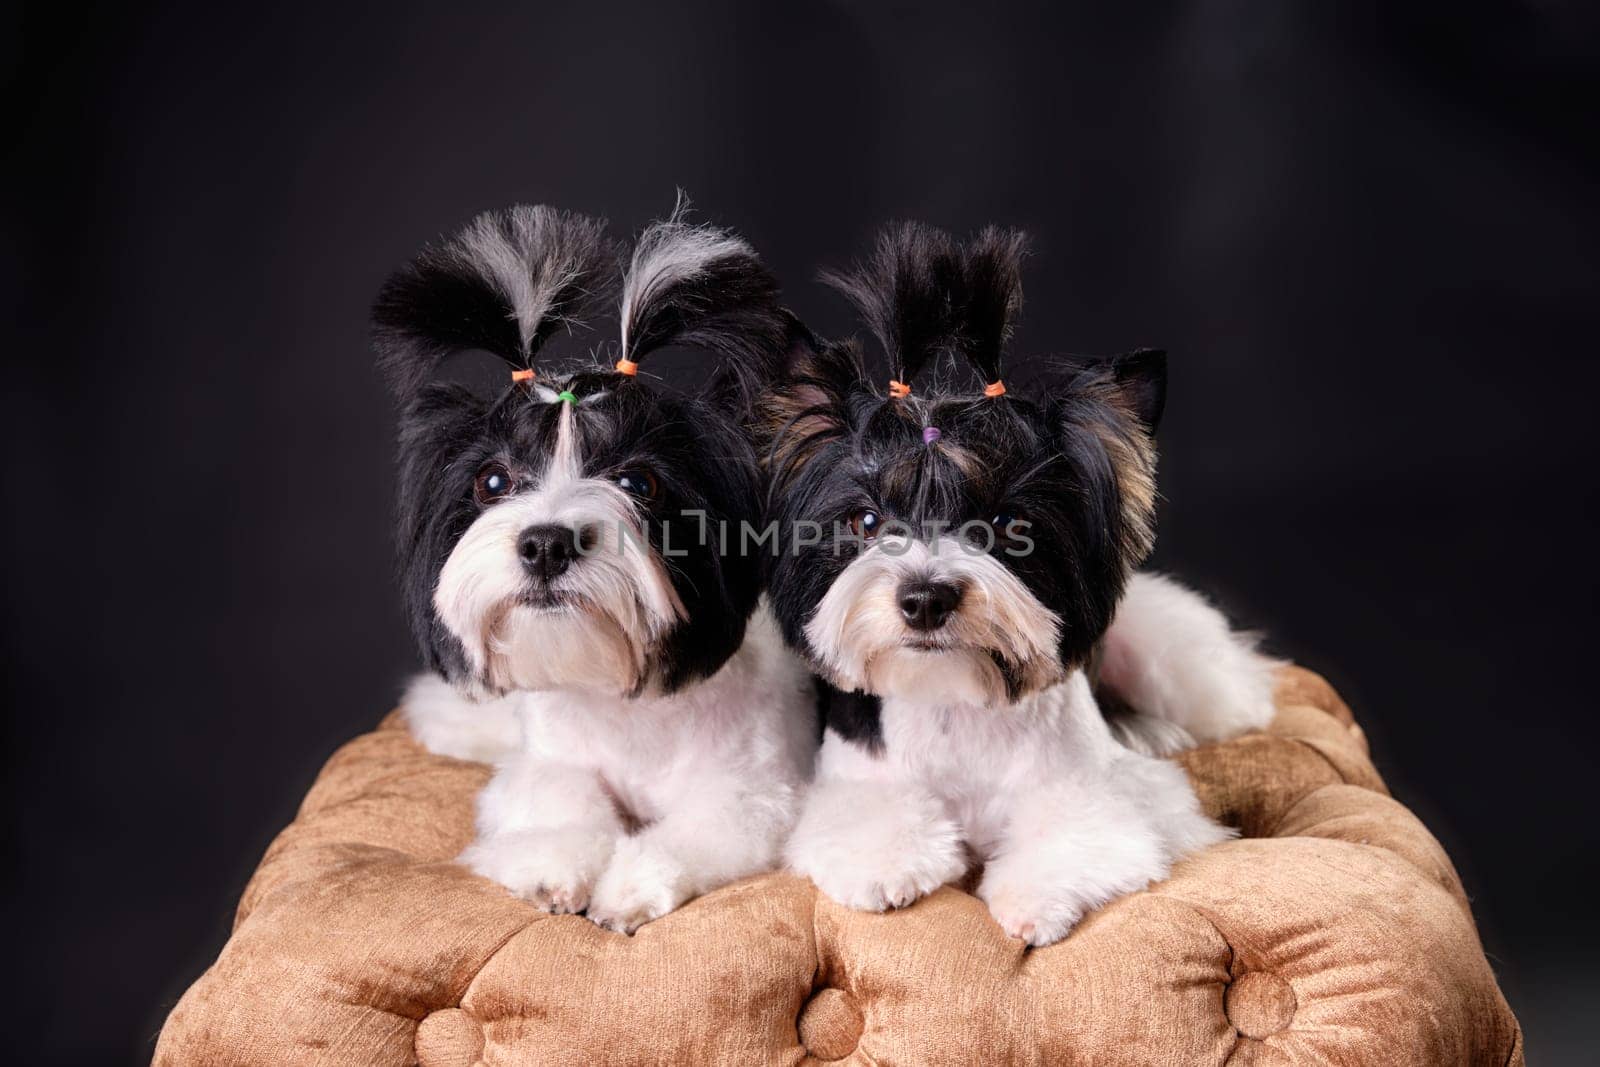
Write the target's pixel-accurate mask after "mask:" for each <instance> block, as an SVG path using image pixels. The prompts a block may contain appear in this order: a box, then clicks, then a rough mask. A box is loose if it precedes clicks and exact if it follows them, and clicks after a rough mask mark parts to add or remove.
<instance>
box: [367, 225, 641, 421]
mask: <svg viewBox="0 0 1600 1067" xmlns="http://www.w3.org/2000/svg"><path fill="white" fill-rule="evenodd" d="M616 265H617V252H616V247H615V246H614V245H613V244H612V242H611V241H610V240H608V239H607V238H606V236H605V223H604V221H602V220H599V219H592V218H588V217H586V216H583V215H576V214H571V213H569V212H564V211H557V210H555V209H554V208H549V207H542V206H540V207H528V206H517V207H513V208H510V209H508V210H504V211H486V212H484V213H483V214H481V215H479V216H478V217H477V218H475V219H473V220H472V222H471V223H469V224H468V225H467V226H466V227H465V228H464V229H462V230H461V231H460V232H459V233H457V234H455V235H454V236H452V237H450V238H448V239H446V240H445V241H443V242H441V243H440V244H437V245H433V246H429V247H428V248H425V249H424V250H423V251H422V252H421V254H419V255H418V256H417V257H416V259H414V260H412V261H411V262H410V263H409V264H407V265H406V266H404V267H402V268H400V269H399V270H398V271H396V272H395V273H394V274H393V275H391V276H390V278H389V280H388V281H387V282H385V283H384V286H383V288H382V289H381V290H380V291H379V293H378V298H377V300H376V302H375V303H374V304H373V308H372V336H373V342H374V345H375V346H376V348H377V350H378V363H379V366H380V368H381V369H382V370H383V373H384V376H385V377H386V378H387V379H388V381H389V384H390V386H391V388H392V389H393V390H394V392H395V395H396V397H397V398H398V399H399V400H400V402H401V404H402V405H403V406H407V405H409V404H410V403H411V402H413V401H414V400H415V399H416V398H417V395H418V393H419V392H420V391H421V390H422V389H423V387H424V386H426V385H427V384H428V383H429V382H431V381H433V380H434V378H435V377H436V375H437V374H438V372H439V369H440V366H441V365H442V364H443V363H444V361H445V360H446V359H447V358H449V357H450V356H451V355H453V354H454V353H456V352H462V351H467V350H471V349H482V350H484V351H487V352H490V353H492V354H494V355H496V356H498V357H499V358H501V359H502V360H504V361H505V362H506V363H508V364H510V365H511V367H512V368H513V370H515V371H519V372H523V373H524V374H526V373H527V372H529V371H531V370H532V367H533V359H534V356H535V355H536V354H537V352H538V351H539V347H540V346H541V345H542V344H543V343H544V342H545V340H546V339H547V338H549V336H550V335H551V334H552V333H554V332H555V331H556V330H557V329H559V328H561V327H563V326H567V325H570V324H572V323H573V322H574V321H575V320H576V317H577V315H578V314H579V313H580V312H581V311H582V309H583V308H584V307H585V306H586V305H588V304H589V303H590V302H591V301H592V300H593V299H594V298H595V297H596V296H597V295H600V294H602V293H603V292H604V290H605V289H606V288H607V287H609V285H610V284H612V281H613V279H614V278H615V276H616V273H617V272H616ZM530 377H531V375H530Z"/></svg>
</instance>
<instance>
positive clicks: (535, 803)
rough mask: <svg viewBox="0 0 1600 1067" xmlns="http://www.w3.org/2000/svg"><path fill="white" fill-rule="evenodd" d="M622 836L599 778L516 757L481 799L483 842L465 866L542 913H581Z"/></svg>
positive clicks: (480, 836) (475, 845) (579, 770)
mask: <svg viewBox="0 0 1600 1067" xmlns="http://www.w3.org/2000/svg"><path fill="white" fill-rule="evenodd" d="M621 834H622V821H621V819H620V818H619V816H618V814H617V809H616V805H615V804H614V803H613V802H612V799H611V797H610V796H609V795H608V794H607V793H606V791H605V790H604V789H603V788H602V787H601V783H600V778H599V776H598V775H597V774H595V773H594V772H593V771H591V770H587V769H585V768H581V767H572V766H567V765H565V764H560V763H552V762H549V761H546V760H541V759H538V758H536V757H532V756H527V755H519V756H516V757H513V758H512V759H511V760H509V761H507V762H505V763H503V764H501V765H500V766H499V767H498V768H497V769H496V771H495V775H494V777H493V778H491V779H490V780H489V784H488V785H486V786H485V787H484V789H483V792H482V793H480V794H479V795H478V840H477V841H475V842H474V843H473V844H472V845H471V846H469V847H468V848H467V850H466V851H465V852H463V853H462V854H461V859H460V862H461V863H463V864H464V865H466V866H467V867H468V868H470V869H471V870H472V871H473V872H474V873H475V874H481V875H483V876H484V877H485V878H490V879H493V880H494V881H496V882H499V883H500V884H501V885H503V886H505V887H506V888H507V889H509V890H511V891H512V892H513V893H515V894H516V895H517V896H519V897H522V898H524V899H525V900H528V901H531V902H532V903H533V904H535V905H537V906H538V907H540V908H542V909H543V910H545V911H550V912H556V913H557V914H567V913H573V912H579V911H582V910H583V909H584V908H585V907H587V906H588V903H589V899H590V895H591V892H592V891H593V889H594V884H595V880H596V879H598V878H599V877H600V872H601V871H603V870H604V869H605V865H606V862H607V861H608V860H609V859H610V858H611V852H612V849H613V848H614V847H615V845H616V842H617V839H618V838H619V837H620V836H621Z"/></svg>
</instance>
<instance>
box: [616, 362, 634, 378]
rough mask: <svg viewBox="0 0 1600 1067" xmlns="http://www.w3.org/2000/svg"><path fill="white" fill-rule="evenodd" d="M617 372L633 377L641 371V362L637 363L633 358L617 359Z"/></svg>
mask: <svg viewBox="0 0 1600 1067" xmlns="http://www.w3.org/2000/svg"><path fill="white" fill-rule="evenodd" d="M617 373H618V374H626V375H627V376H628V377H630V378H632V377H633V376H634V375H635V374H638V373H639V364H637V363H635V362H634V361H633V360H631V359H619V360H617Z"/></svg>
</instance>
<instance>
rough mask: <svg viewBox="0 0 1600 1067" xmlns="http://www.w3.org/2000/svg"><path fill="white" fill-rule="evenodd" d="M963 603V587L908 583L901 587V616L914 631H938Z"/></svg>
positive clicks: (932, 583)
mask: <svg viewBox="0 0 1600 1067" xmlns="http://www.w3.org/2000/svg"><path fill="white" fill-rule="evenodd" d="M960 603H961V587H960V586H958V585H954V584H952V583H950V582H927V581H921V582H907V583H905V584H904V585H902V586H901V587H900V615H901V617H902V618H904V619H905V620H906V625H907V626H909V627H911V628H912V629H913V630H937V629H938V628H939V627H941V626H943V625H944V622H945V620H946V619H948V618H949V617H950V613H951V612H952V611H954V610H956V605H957V604H960Z"/></svg>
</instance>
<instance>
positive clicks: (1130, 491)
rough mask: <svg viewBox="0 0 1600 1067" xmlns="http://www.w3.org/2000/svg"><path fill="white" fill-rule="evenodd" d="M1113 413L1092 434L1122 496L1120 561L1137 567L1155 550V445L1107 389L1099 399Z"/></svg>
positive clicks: (1115, 396)
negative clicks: (1102, 449) (1111, 419)
mask: <svg viewBox="0 0 1600 1067" xmlns="http://www.w3.org/2000/svg"><path fill="white" fill-rule="evenodd" d="M1102 400H1103V401H1104V402H1105V404H1106V406H1107V407H1108V408H1110V409H1111V411H1112V412H1114V413H1115V415H1116V418H1115V420H1114V421H1111V422H1099V421H1097V422H1096V423H1095V424H1094V432H1095V435H1096V436H1097V437H1099V438H1100V443H1101V445H1102V446H1104V448H1105V450H1106V456H1107V457H1108V458H1109V459H1110V460H1111V469H1112V470H1113V471H1114V472H1116V477H1117V489H1118V491H1119V492H1120V493H1121V494H1122V543H1121V545H1120V549H1121V552H1122V559H1123V562H1124V563H1125V564H1126V565H1127V566H1128V567H1129V568H1130V569H1131V568H1133V567H1137V566H1138V565H1139V564H1141V563H1143V562H1144V561H1145V558H1146V557H1147V556H1149V555H1150V550H1151V549H1152V548H1154V547H1155V541H1156V532H1155V522H1156V444H1155V441H1153V440H1152V439H1151V438H1150V435H1149V433H1147V432H1146V431H1145V429H1144V427H1143V426H1142V425H1140V423H1139V420H1138V419H1137V418H1136V417H1135V416H1134V414H1133V412H1131V411H1129V410H1128V408H1127V407H1126V405H1125V404H1124V403H1123V402H1122V398H1121V396H1120V394H1118V393H1117V392H1116V391H1115V390H1108V391H1107V393H1106V395H1104V396H1103V397H1102Z"/></svg>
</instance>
